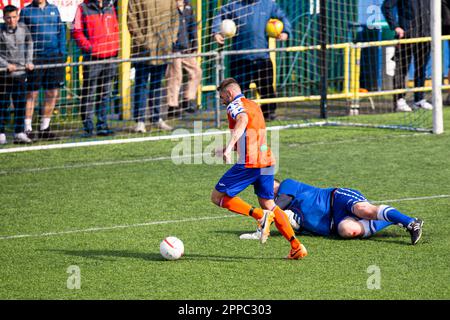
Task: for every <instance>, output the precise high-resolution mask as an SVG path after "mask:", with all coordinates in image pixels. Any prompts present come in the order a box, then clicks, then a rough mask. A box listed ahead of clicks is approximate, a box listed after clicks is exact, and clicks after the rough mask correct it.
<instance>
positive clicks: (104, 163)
mask: <svg viewBox="0 0 450 320" xmlns="http://www.w3.org/2000/svg"><path fill="white" fill-rule="evenodd" d="M272 128H273V129H272V130H276V127H272ZM415 135H420V136H423V135H424V134H423V133H416V134H408V135H395V136H389V137H390V138H393V137H400V138H406V137H408V138H410V137H411V136H415ZM136 139H137V138H136ZM142 139H143V138H142ZM379 139H380V138H379V137H376V138H362V139H358V138H356V139H348V140H338V141H322V142H313V143H304V144H301V143H299V144H297V143H291V144H289V145H288V146H289V147H301V146H304V147H309V146H322V145H328V144H343V143H350V142H360V141H368V140H379ZM205 155H209V154H208V153H195V154H191V155H185V156H163V157H155V158H143V159H134V160H116V161H102V162H90V163H81V164H72V165H61V166H53V167H43V168H26V169H18V170H14V169H13V170H3V171H0V176H1V175H8V174H21V173H31V172H44V171H52V170H65V169H80V168H89V167H100V166H109V165H119V164H133V163H146V162H153V161H165V160H175V159H183V158H195V157H199V156H205Z"/></svg>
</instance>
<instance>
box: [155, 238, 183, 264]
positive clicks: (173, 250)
mask: <svg viewBox="0 0 450 320" xmlns="http://www.w3.org/2000/svg"><path fill="white" fill-rule="evenodd" d="M159 252H161V255H162V256H163V257H164V259H166V260H178V259H180V258H181V257H182V256H183V254H184V244H183V241H181V240H180V239H178V238H177V237H173V236H171V237H167V238H165V239H164V240H163V241H161V244H160V245H159Z"/></svg>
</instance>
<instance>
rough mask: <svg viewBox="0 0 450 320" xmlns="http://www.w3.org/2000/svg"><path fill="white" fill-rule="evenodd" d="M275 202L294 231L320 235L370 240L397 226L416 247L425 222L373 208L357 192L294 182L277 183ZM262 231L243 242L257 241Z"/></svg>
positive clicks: (388, 209) (244, 236) (384, 207)
mask: <svg viewBox="0 0 450 320" xmlns="http://www.w3.org/2000/svg"><path fill="white" fill-rule="evenodd" d="M274 192H275V195H276V200H275V203H276V204H277V205H278V206H279V207H280V208H281V209H282V210H284V211H285V213H286V214H287V215H288V217H289V222H290V223H291V225H292V227H293V229H294V230H295V231H296V232H298V233H300V232H307V233H312V234H316V235H321V236H333V235H337V236H339V237H341V238H345V239H351V238H368V237H370V236H372V235H374V234H375V233H377V232H379V231H380V230H382V229H384V228H386V227H388V226H390V225H392V224H398V225H401V226H402V227H404V228H405V229H406V230H407V231H408V232H409V233H410V235H411V244H413V245H415V244H416V243H417V242H418V241H419V240H420V238H421V236H422V226H423V221H422V220H420V219H417V218H411V217H409V216H407V215H405V214H403V213H401V212H400V211H398V210H397V209H395V208H393V207H390V206H387V205H378V206H377V205H373V204H371V203H370V202H369V201H368V200H367V199H366V197H365V196H364V195H363V194H362V193H361V192H360V191H358V190H354V189H347V188H317V187H314V186H311V185H308V184H306V183H303V182H299V181H295V180H292V179H286V180H283V181H282V182H281V183H280V182H279V181H277V180H275V182H274ZM259 236H260V231H259V230H257V231H256V232H255V233H246V234H242V235H241V236H240V238H241V239H258V238H259Z"/></svg>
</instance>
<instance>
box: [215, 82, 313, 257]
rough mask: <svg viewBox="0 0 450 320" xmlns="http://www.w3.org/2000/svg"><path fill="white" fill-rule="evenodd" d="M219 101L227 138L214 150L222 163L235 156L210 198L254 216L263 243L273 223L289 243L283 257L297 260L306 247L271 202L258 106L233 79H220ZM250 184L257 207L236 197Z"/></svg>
mask: <svg viewBox="0 0 450 320" xmlns="http://www.w3.org/2000/svg"><path fill="white" fill-rule="evenodd" d="M217 90H218V91H219V94H220V100H221V102H222V104H224V105H226V106H227V116H228V123H229V128H230V129H231V139H230V141H229V142H228V144H227V146H226V147H225V148H224V149H221V150H216V155H217V156H222V157H223V159H224V160H225V162H226V163H230V162H231V152H232V151H233V150H237V152H238V155H239V157H238V158H239V159H238V161H237V163H236V164H234V165H233V166H232V167H231V168H230V169H229V170H228V171H227V172H226V173H225V174H224V175H223V176H222V178H221V179H220V180H219V182H218V183H217V184H216V186H215V188H214V190H213V192H212V194H211V201H212V202H213V203H214V204H216V205H218V206H220V207H222V208H226V209H228V210H230V211H232V212H235V213H239V214H242V215H246V216H251V217H253V218H254V219H256V220H257V221H258V223H259V225H260V227H261V230H262V234H261V238H260V241H261V243H265V242H266V241H267V238H268V237H269V235H270V226H271V224H272V222H274V221H275V226H276V227H277V229H278V230H279V231H280V232H281V234H282V235H283V236H284V237H285V238H286V239H287V240H288V241H289V243H290V244H291V250H290V252H289V254H288V256H287V257H286V258H287V259H295V260H296V259H301V258H304V257H305V256H306V255H307V251H306V248H305V247H304V246H303V244H301V243H300V241H299V240H298V239H297V238H296V237H295V233H294V230H293V229H292V226H291V225H290V223H289V219H288V217H287V215H286V214H285V213H284V212H283V210H281V209H280V208H279V207H278V206H277V205H276V204H275V201H274V191H273V183H274V173H275V172H274V171H275V170H274V165H275V159H274V157H273V155H272V153H271V150H270V148H269V147H268V146H267V141H266V124H265V121H264V116H263V113H262V111H261V108H260V107H259V105H258V104H256V103H255V102H253V101H251V100H249V99H246V98H245V97H244V95H243V94H242V91H241V88H240V86H239V84H238V83H237V82H236V80H234V79H233V78H228V79H225V80H223V81H222V83H221V84H220V86H219V87H218V89H217ZM249 185H253V186H254V189H255V193H256V195H257V196H258V201H259V204H260V206H261V208H254V207H252V206H251V205H249V204H248V203H246V202H245V201H243V200H242V199H241V198H239V197H237V194H239V193H240V192H241V191H243V190H244V189H246V188H247V187H248V186H249Z"/></svg>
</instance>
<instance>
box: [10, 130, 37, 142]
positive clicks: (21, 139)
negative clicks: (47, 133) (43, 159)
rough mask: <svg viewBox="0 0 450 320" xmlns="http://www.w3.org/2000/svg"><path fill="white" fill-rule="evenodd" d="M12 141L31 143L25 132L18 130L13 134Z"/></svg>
mask: <svg viewBox="0 0 450 320" xmlns="http://www.w3.org/2000/svg"><path fill="white" fill-rule="evenodd" d="M14 143H33V141H32V140H31V139H30V138H28V136H27V135H26V134H25V132H20V133H16V134H14Z"/></svg>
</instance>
